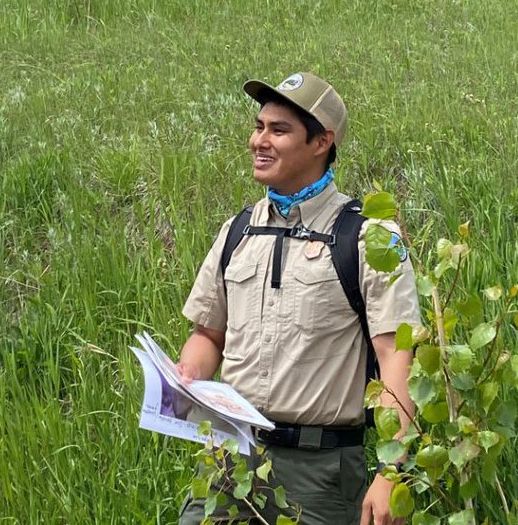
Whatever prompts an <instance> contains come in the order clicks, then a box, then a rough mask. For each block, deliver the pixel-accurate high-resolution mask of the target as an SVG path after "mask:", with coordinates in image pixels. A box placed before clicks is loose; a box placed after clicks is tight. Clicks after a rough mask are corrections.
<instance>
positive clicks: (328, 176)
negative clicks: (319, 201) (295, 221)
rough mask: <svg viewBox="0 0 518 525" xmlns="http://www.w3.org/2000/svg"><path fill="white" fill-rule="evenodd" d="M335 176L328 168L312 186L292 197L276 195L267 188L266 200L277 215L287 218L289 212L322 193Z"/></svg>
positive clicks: (272, 190)
mask: <svg viewBox="0 0 518 525" xmlns="http://www.w3.org/2000/svg"><path fill="white" fill-rule="evenodd" d="M334 176H335V173H334V171H333V169H332V168H329V169H328V170H327V171H326V172H325V173H324V175H322V177H321V178H320V179H318V180H317V181H316V182H314V183H313V184H310V185H309V186H306V187H305V188H302V189H301V190H300V191H299V192H297V193H294V194H292V195H281V194H280V193H277V192H276V191H275V190H274V189H273V188H268V198H269V199H270V200H271V201H272V202H273V203H274V204H275V207H276V208H277V209H278V210H279V213H280V214H281V215H282V216H283V217H287V216H288V215H289V213H290V210H291V209H292V208H293V207H294V206H297V205H298V204H300V203H301V202H305V201H307V200H309V199H311V197H314V196H315V195H318V194H319V193H322V192H323V191H324V190H325V189H326V188H327V186H329V184H330V183H331V181H332V180H333V178H334Z"/></svg>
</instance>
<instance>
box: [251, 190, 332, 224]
mask: <svg viewBox="0 0 518 525" xmlns="http://www.w3.org/2000/svg"><path fill="white" fill-rule="evenodd" d="M337 195H338V189H337V188H336V184H335V183H334V182H331V183H330V184H328V186H327V187H326V188H325V189H324V190H323V191H322V192H321V193H319V194H318V195H315V196H314V197H312V198H311V199H308V200H307V201H304V202H302V203H300V204H298V205H297V206H294V207H293V208H292V209H291V210H290V213H289V215H288V218H287V219H285V218H284V217H283V216H282V215H281V214H280V213H279V211H278V210H277V208H276V206H275V205H274V204H273V203H272V202H271V201H270V200H269V199H268V197H265V199H264V204H265V205H264V206H261V210H260V214H259V216H258V224H259V225H273V224H275V225H277V226H281V225H286V226H295V225H296V224H298V223H300V222H302V224H303V225H304V226H306V228H310V229H314V230H315V231H318V230H319V229H322V228H324V227H325V225H326V224H327V222H328V220H329V217H330V216H331V215H333V213H334V212H335V207H334V206H331V203H332V202H333V201H334V200H335V198H336V196H337Z"/></svg>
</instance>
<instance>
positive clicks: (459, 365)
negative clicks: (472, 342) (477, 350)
mask: <svg viewBox="0 0 518 525" xmlns="http://www.w3.org/2000/svg"><path fill="white" fill-rule="evenodd" d="M446 352H447V354H448V356H449V361H448V364H449V368H450V370H451V371H452V372H453V373H454V374H460V373H462V372H466V371H467V370H468V368H469V367H470V366H471V363H472V361H473V352H472V351H471V349H470V347H469V346H466V345H453V346H447V347H446Z"/></svg>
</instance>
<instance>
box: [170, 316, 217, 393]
mask: <svg viewBox="0 0 518 525" xmlns="http://www.w3.org/2000/svg"><path fill="white" fill-rule="evenodd" d="M224 346H225V332H219V331H218V330H211V329H210V328H206V327H204V326H201V325H196V326H195V327H194V331H193V333H192V334H191V335H190V337H189V339H187V341H186V342H185V345H184V347H183V349H182V353H181V355H180V362H179V363H178V365H177V370H178V372H179V373H180V375H181V376H182V380H183V381H185V383H190V382H191V381H193V380H195V379H212V376H213V375H214V373H215V372H216V370H217V369H218V367H219V365H220V363H221V360H222V359H223V348H224Z"/></svg>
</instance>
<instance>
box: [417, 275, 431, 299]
mask: <svg viewBox="0 0 518 525" xmlns="http://www.w3.org/2000/svg"><path fill="white" fill-rule="evenodd" d="M416 287H417V293H418V294H419V295H423V296H425V297H429V296H430V295H432V290H433V287H434V284H433V281H432V279H431V278H430V277H428V275H420V274H418V275H417V276H416Z"/></svg>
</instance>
